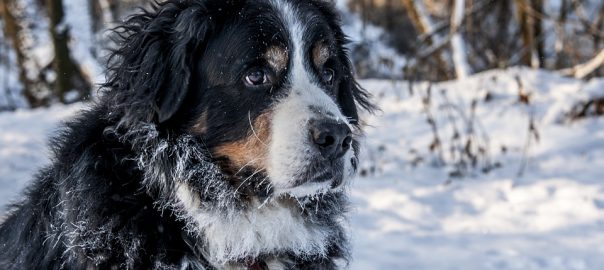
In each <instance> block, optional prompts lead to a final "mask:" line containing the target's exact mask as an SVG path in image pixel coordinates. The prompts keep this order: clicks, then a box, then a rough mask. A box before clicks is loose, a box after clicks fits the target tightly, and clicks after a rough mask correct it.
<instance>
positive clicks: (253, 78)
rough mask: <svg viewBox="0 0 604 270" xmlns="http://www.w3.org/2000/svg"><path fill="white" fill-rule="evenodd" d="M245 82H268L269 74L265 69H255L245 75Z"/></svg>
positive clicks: (256, 83)
mask: <svg viewBox="0 0 604 270" xmlns="http://www.w3.org/2000/svg"><path fill="white" fill-rule="evenodd" d="M245 83H246V84H248V85H252V86H258V85H263V84H267V83H269V79H268V75H266V72H264V71H263V70H254V71H252V72H250V73H248V74H247V75H246V76H245Z"/></svg>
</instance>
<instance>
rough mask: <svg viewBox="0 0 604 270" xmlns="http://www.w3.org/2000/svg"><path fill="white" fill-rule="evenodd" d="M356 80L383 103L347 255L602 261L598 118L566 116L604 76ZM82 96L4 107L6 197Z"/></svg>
mask: <svg viewBox="0 0 604 270" xmlns="http://www.w3.org/2000/svg"><path fill="white" fill-rule="evenodd" d="M518 82H520V84H519V83H518ZM361 84H362V85H363V86H364V87H365V88H367V89H368V90H369V91H370V92H371V93H372V94H373V95H374V100H375V101H376V103H377V105H378V106H379V107H380V108H381V112H379V113H377V114H376V115H372V116H366V118H367V124H368V127H367V129H366V139H365V147H364V149H363V158H362V163H361V169H362V170H361V174H360V175H359V176H358V177H357V178H356V179H355V180H354V181H353V183H352V185H351V190H350V192H351V194H352V200H353V211H352V213H350V225H351V230H352V235H353V244H354V254H353V257H354V261H353V262H352V265H351V268H352V269H358V270H361V269H362V270H367V269H429V270H439V269H459V270H473V269H476V270H488V269H498V270H502V269H518V270H530V269H548V270H556V269H560V270H575V269H577V270H579V269H604V245H602V243H604V118H582V119H578V120H575V121H570V120H568V117H566V114H567V113H568V112H569V111H570V110H571V109H572V106H573V105H574V104H576V103H578V102H580V101H583V100H586V99H588V98H589V97H591V96H593V95H599V96H604V79H594V80H591V81H588V82H583V81H578V80H574V79H568V78H562V77H559V76H558V75H555V74H553V73H548V72H545V71H535V70H529V69H523V68H512V69H508V70H497V71H488V72H485V73H481V74H477V75H474V76H471V77H470V78H468V79H466V80H463V81H452V82H445V83H439V84H434V85H432V86H430V84H428V83H425V82H422V83H416V84H413V87H412V89H410V88H409V86H410V84H409V83H408V82H392V81H384V80H365V81H362V82H361ZM429 88H430V89H431V91H430V92H431V94H430V95H428V91H427V89H429ZM519 88H521V89H522V91H519ZM411 90H412V91H411ZM443 93H445V94H443ZM519 93H520V95H519ZM428 96H429V97H430V98H426V97H428ZM428 101H429V102H428ZM525 101H528V104H527V102H525ZM473 103H475V107H474V108H475V110H474V113H472V111H473V110H472V109H471V108H472V104H473ZM81 106H82V105H79V104H76V105H70V106H55V107H51V108H47V109H36V110H29V111H28V110H20V111H16V112H4V113H0V207H5V206H6V204H8V203H9V202H11V201H14V200H15V199H16V198H18V194H19V193H20V192H21V190H22V189H23V188H24V187H25V186H26V184H27V183H28V181H29V180H30V179H31V178H32V174H34V173H35V172H36V170H37V168H39V167H40V166H43V165H44V164H46V163H48V157H47V156H48V148H47V147H46V143H47V138H48V137H49V136H51V135H52V133H53V131H55V130H56V128H57V125H58V122H60V121H62V120H65V119H68V118H69V117H70V116H71V115H73V114H74V113H75V112H76V111H77V110H78V109H79V108H81ZM427 116H431V118H432V123H434V125H433V126H434V127H435V129H436V133H437V134H438V138H439V141H440V144H434V143H433V142H434V131H433V127H432V126H431V125H430V124H429V123H430V122H429V121H427V120H426V119H427ZM531 118H532V119H533V121H532V122H533V125H532V126H533V127H534V129H532V130H531V129H529V123H530V122H531V121H530V119H531ZM455 130H457V132H455ZM455 135H457V136H455ZM528 138H530V139H528ZM468 139H470V140H471V141H472V142H471V143H470V144H469V145H468V144H467V140H468ZM527 140H528V143H527ZM430 145H433V147H432V150H430V148H431V147H430ZM439 149H442V150H439ZM473 157H475V158H476V164H477V167H476V168H472V166H467V167H465V168H464V167H463V164H462V162H460V161H466V164H470V163H472V162H471V159H472V158H473ZM456 165H457V166H456ZM482 169H486V170H487V171H488V173H483V172H482ZM0 213H1V212H0ZM0 216H1V214H0Z"/></svg>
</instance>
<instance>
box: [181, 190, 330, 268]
mask: <svg viewBox="0 0 604 270" xmlns="http://www.w3.org/2000/svg"><path fill="white" fill-rule="evenodd" d="M176 197H177V198H178V200H179V202H178V204H179V207H178V208H180V209H182V210H183V211H185V212H186V215H187V216H188V217H190V218H191V219H193V220H192V221H193V222H194V223H195V225H196V230H199V232H198V233H200V234H201V235H202V236H203V237H204V238H205V239H206V240H207V241H206V242H207V245H208V246H207V247H206V250H205V252H206V253H207V254H208V257H209V259H210V260H211V261H212V262H213V263H215V264H220V265H223V264H226V263H229V262H232V261H236V260H241V259H245V258H255V257H257V256H258V255H261V254H268V253H276V252H279V251H283V250H287V251H291V252H294V253H295V254H296V255H299V256H309V255H319V256H325V255H326V252H327V248H326V244H325V243H326V242H327V240H328V237H329V234H328V232H327V231H325V230H323V229H322V228H320V227H318V226H315V225H311V224H308V223H307V222H305V221H304V219H303V217H302V215H301V212H300V211H301V210H300V209H297V208H293V207H287V206H284V205H282V204H281V202H279V201H278V200H275V201H272V202H270V203H267V204H266V205H263V206H262V207H260V205H261V204H260V202H256V203H255V205H253V206H252V207H250V210H249V211H246V212H240V211H233V212H232V213H218V212H209V211H207V210H204V209H202V207H200V206H201V205H200V200H199V196H198V195H197V193H195V191H194V190H193V189H191V188H190V187H189V186H188V185H187V184H184V183H178V184H177V185H176ZM273 263H277V262H273Z"/></svg>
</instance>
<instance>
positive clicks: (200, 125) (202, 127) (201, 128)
mask: <svg viewBox="0 0 604 270" xmlns="http://www.w3.org/2000/svg"><path fill="white" fill-rule="evenodd" d="M190 131H191V133H193V134H197V135H201V134H204V133H206V131H208V112H207V111H204V112H203V113H201V115H200V116H199V117H197V119H195V121H194V122H193V126H192V127H191V129H190Z"/></svg>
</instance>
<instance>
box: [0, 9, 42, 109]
mask: <svg viewBox="0 0 604 270" xmlns="http://www.w3.org/2000/svg"><path fill="white" fill-rule="evenodd" d="M15 4H16V2H15V0H1V1H0V16H2V19H3V20H4V36H5V37H7V39H8V40H10V42H11V43H12V44H11V45H12V47H13V49H14V50H15V55H16V56H17V65H18V69H19V81H20V82H21V84H22V86H23V94H24V96H25V98H26V99H27V102H28V103H29V105H30V106H31V107H39V106H43V105H45V104H46V101H45V100H43V99H40V98H39V97H38V95H36V94H35V91H36V86H35V82H34V81H33V80H32V79H30V78H29V77H28V76H27V68H26V62H27V55H28V52H27V51H26V48H25V45H24V44H23V42H22V40H21V38H20V37H21V31H23V29H22V27H21V25H22V24H21V23H20V22H19V19H20V18H19V17H18V16H16V14H14V13H13V12H12V11H13V10H14V8H13V7H14V6H15Z"/></svg>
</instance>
